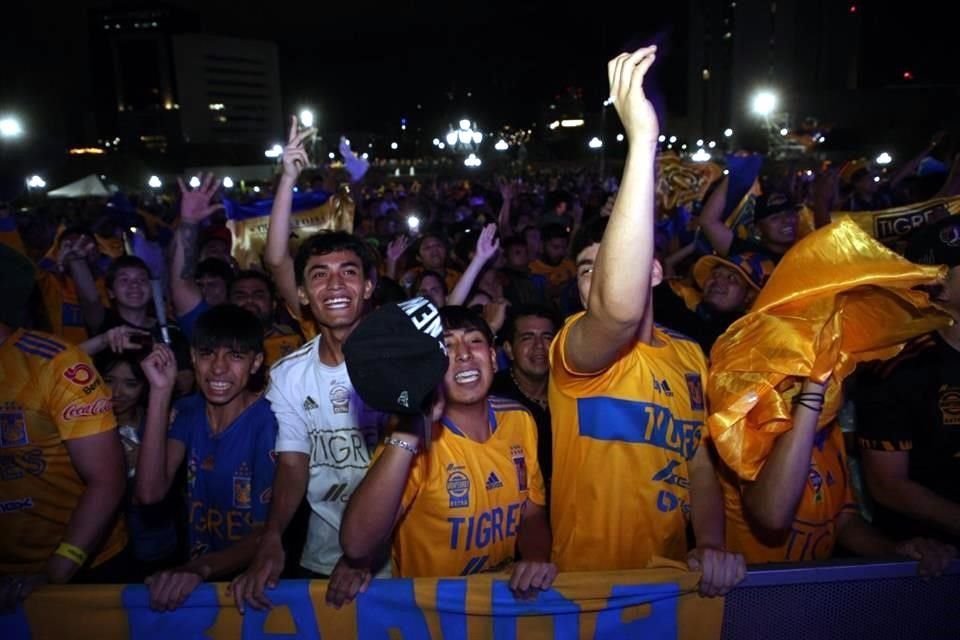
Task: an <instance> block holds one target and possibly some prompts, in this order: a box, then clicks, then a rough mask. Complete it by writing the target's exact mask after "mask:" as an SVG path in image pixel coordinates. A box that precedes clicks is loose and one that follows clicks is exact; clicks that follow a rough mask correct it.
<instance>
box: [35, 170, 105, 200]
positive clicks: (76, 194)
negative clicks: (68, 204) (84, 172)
mask: <svg viewBox="0 0 960 640" xmlns="http://www.w3.org/2000/svg"><path fill="white" fill-rule="evenodd" d="M110 195H111V192H110V190H109V189H107V187H106V186H105V185H104V184H103V181H102V180H101V179H100V176H98V175H97V174H95V173H91V174H90V175H88V176H87V177H85V178H80V179H79V180H77V181H76V182H71V183H70V184H68V185H64V186H62V187H60V188H59V189H54V190H53V191H48V192H47V197H48V198H96V197H102V198H109V197H110Z"/></svg>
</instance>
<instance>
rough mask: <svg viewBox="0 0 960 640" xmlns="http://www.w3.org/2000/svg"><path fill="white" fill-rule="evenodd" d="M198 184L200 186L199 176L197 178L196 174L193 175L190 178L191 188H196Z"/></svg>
mask: <svg viewBox="0 0 960 640" xmlns="http://www.w3.org/2000/svg"><path fill="white" fill-rule="evenodd" d="M199 186H200V178H198V177H197V176H193V177H192V178H190V187H191V188H193V189H196V188H197V187H199Z"/></svg>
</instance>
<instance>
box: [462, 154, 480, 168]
mask: <svg viewBox="0 0 960 640" xmlns="http://www.w3.org/2000/svg"><path fill="white" fill-rule="evenodd" d="M481 164H483V162H482V161H481V160H480V158H478V157H477V156H476V154H473V153H471V154H470V155H469V156H467V157H466V159H464V161H463V165H464V166H465V167H479V166H480V165H481Z"/></svg>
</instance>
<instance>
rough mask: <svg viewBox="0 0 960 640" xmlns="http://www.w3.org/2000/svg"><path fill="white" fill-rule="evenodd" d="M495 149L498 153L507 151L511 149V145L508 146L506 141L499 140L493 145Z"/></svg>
mask: <svg viewBox="0 0 960 640" xmlns="http://www.w3.org/2000/svg"><path fill="white" fill-rule="evenodd" d="M493 148H494V149H496V150H497V151H506V150H507V149H509V148H510V145H508V144H507V141H506V140H497V144H495V145H493Z"/></svg>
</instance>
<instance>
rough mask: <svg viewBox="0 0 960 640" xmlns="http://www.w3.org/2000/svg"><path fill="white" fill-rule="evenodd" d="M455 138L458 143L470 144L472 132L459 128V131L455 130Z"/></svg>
mask: <svg viewBox="0 0 960 640" xmlns="http://www.w3.org/2000/svg"><path fill="white" fill-rule="evenodd" d="M457 139H458V140H459V141H460V144H470V142H471V141H472V140H473V132H472V131H466V130H464V129H460V131H457Z"/></svg>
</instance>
